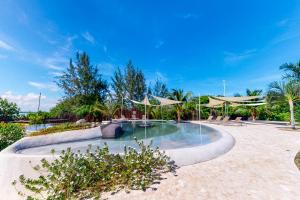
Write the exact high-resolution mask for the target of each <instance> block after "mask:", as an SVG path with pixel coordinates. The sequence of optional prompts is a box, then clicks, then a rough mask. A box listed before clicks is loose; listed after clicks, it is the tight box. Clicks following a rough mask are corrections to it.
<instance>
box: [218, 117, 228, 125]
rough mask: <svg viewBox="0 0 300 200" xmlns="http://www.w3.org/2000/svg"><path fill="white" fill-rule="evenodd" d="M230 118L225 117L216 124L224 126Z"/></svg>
mask: <svg viewBox="0 0 300 200" xmlns="http://www.w3.org/2000/svg"><path fill="white" fill-rule="evenodd" d="M229 119H230V117H229V116H225V117H224V118H223V119H222V120H221V121H220V122H219V123H216V124H226V123H228V122H229Z"/></svg>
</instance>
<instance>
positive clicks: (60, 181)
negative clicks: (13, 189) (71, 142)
mask: <svg viewBox="0 0 300 200" xmlns="http://www.w3.org/2000/svg"><path fill="white" fill-rule="evenodd" d="M137 143H138V146H139V151H138V150H135V149H134V148H131V147H126V146H125V147H124V153H123V154H122V155H121V154H111V153H110V152H109V149H108V146H104V147H103V148H97V149H96V150H95V151H92V149H91V146H89V148H88V150H87V151H86V152H85V154H83V153H81V152H78V153H73V152H72V151H71V149H70V148H69V149H67V150H66V151H62V153H61V155H60V156H59V158H57V159H56V160H55V161H54V162H48V161H47V160H45V159H43V160H42V161H41V164H40V165H37V166H35V167H34V169H35V170H36V171H38V172H39V173H40V174H41V175H40V176H39V177H38V178H35V179H31V178H26V177H25V176H24V175H21V176H20V178H19V181H20V183H21V184H22V185H23V186H24V187H25V188H26V189H27V190H29V191H31V192H33V193H34V194H35V195H34V196H28V197H27V199H40V198H42V197H43V194H45V193H47V199H49V200H50V199H51V200H61V199H98V198H100V195H101V193H102V192H116V191H119V190H121V189H125V190H126V191H128V190H129V189H134V190H146V189H147V188H149V187H150V186H151V185H152V184H153V183H154V182H157V181H160V180H161V179H162V177H161V176H162V174H163V173H166V172H170V171H174V170H175V165H174V164H172V162H170V158H169V157H167V156H166V155H165V154H164V153H163V152H161V151H159V149H158V148H156V149H152V148H151V144H150V145H145V144H144V143H143V142H139V141H137ZM53 153H54V151H53ZM16 183H17V181H14V182H13V183H12V184H13V185H14V186H16ZM19 194H20V195H23V196H26V194H24V193H21V192H19Z"/></svg>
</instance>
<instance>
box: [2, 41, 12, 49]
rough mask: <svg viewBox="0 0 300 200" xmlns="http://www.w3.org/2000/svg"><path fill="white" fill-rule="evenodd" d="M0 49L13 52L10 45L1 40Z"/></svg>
mask: <svg viewBox="0 0 300 200" xmlns="http://www.w3.org/2000/svg"><path fill="white" fill-rule="evenodd" d="M0 49H5V50H8V51H13V50H14V48H13V47H12V46H11V45H9V44H8V43H6V42H4V41H3V40H0Z"/></svg>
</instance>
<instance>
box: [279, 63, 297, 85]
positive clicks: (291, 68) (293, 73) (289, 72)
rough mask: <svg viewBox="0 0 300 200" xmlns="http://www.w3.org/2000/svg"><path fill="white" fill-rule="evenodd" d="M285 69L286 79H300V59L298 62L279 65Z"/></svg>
mask: <svg viewBox="0 0 300 200" xmlns="http://www.w3.org/2000/svg"><path fill="white" fill-rule="evenodd" d="M279 68H280V69H281V70H283V71H285V75H284V76H283V78H284V79H293V80H297V81H300V61H298V62H297V63H295V64H294V63H285V64H283V65H281V66H280V67H279Z"/></svg>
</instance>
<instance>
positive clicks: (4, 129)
mask: <svg viewBox="0 0 300 200" xmlns="http://www.w3.org/2000/svg"><path fill="white" fill-rule="evenodd" d="M24 134H25V130H24V127H23V126H22V125H20V124H13V123H0V151H1V150H3V149H5V148H6V147H8V146H9V145H11V144H13V143H14V142H16V141H17V140H19V139H21V138H22V137H23V136H24Z"/></svg>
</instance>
